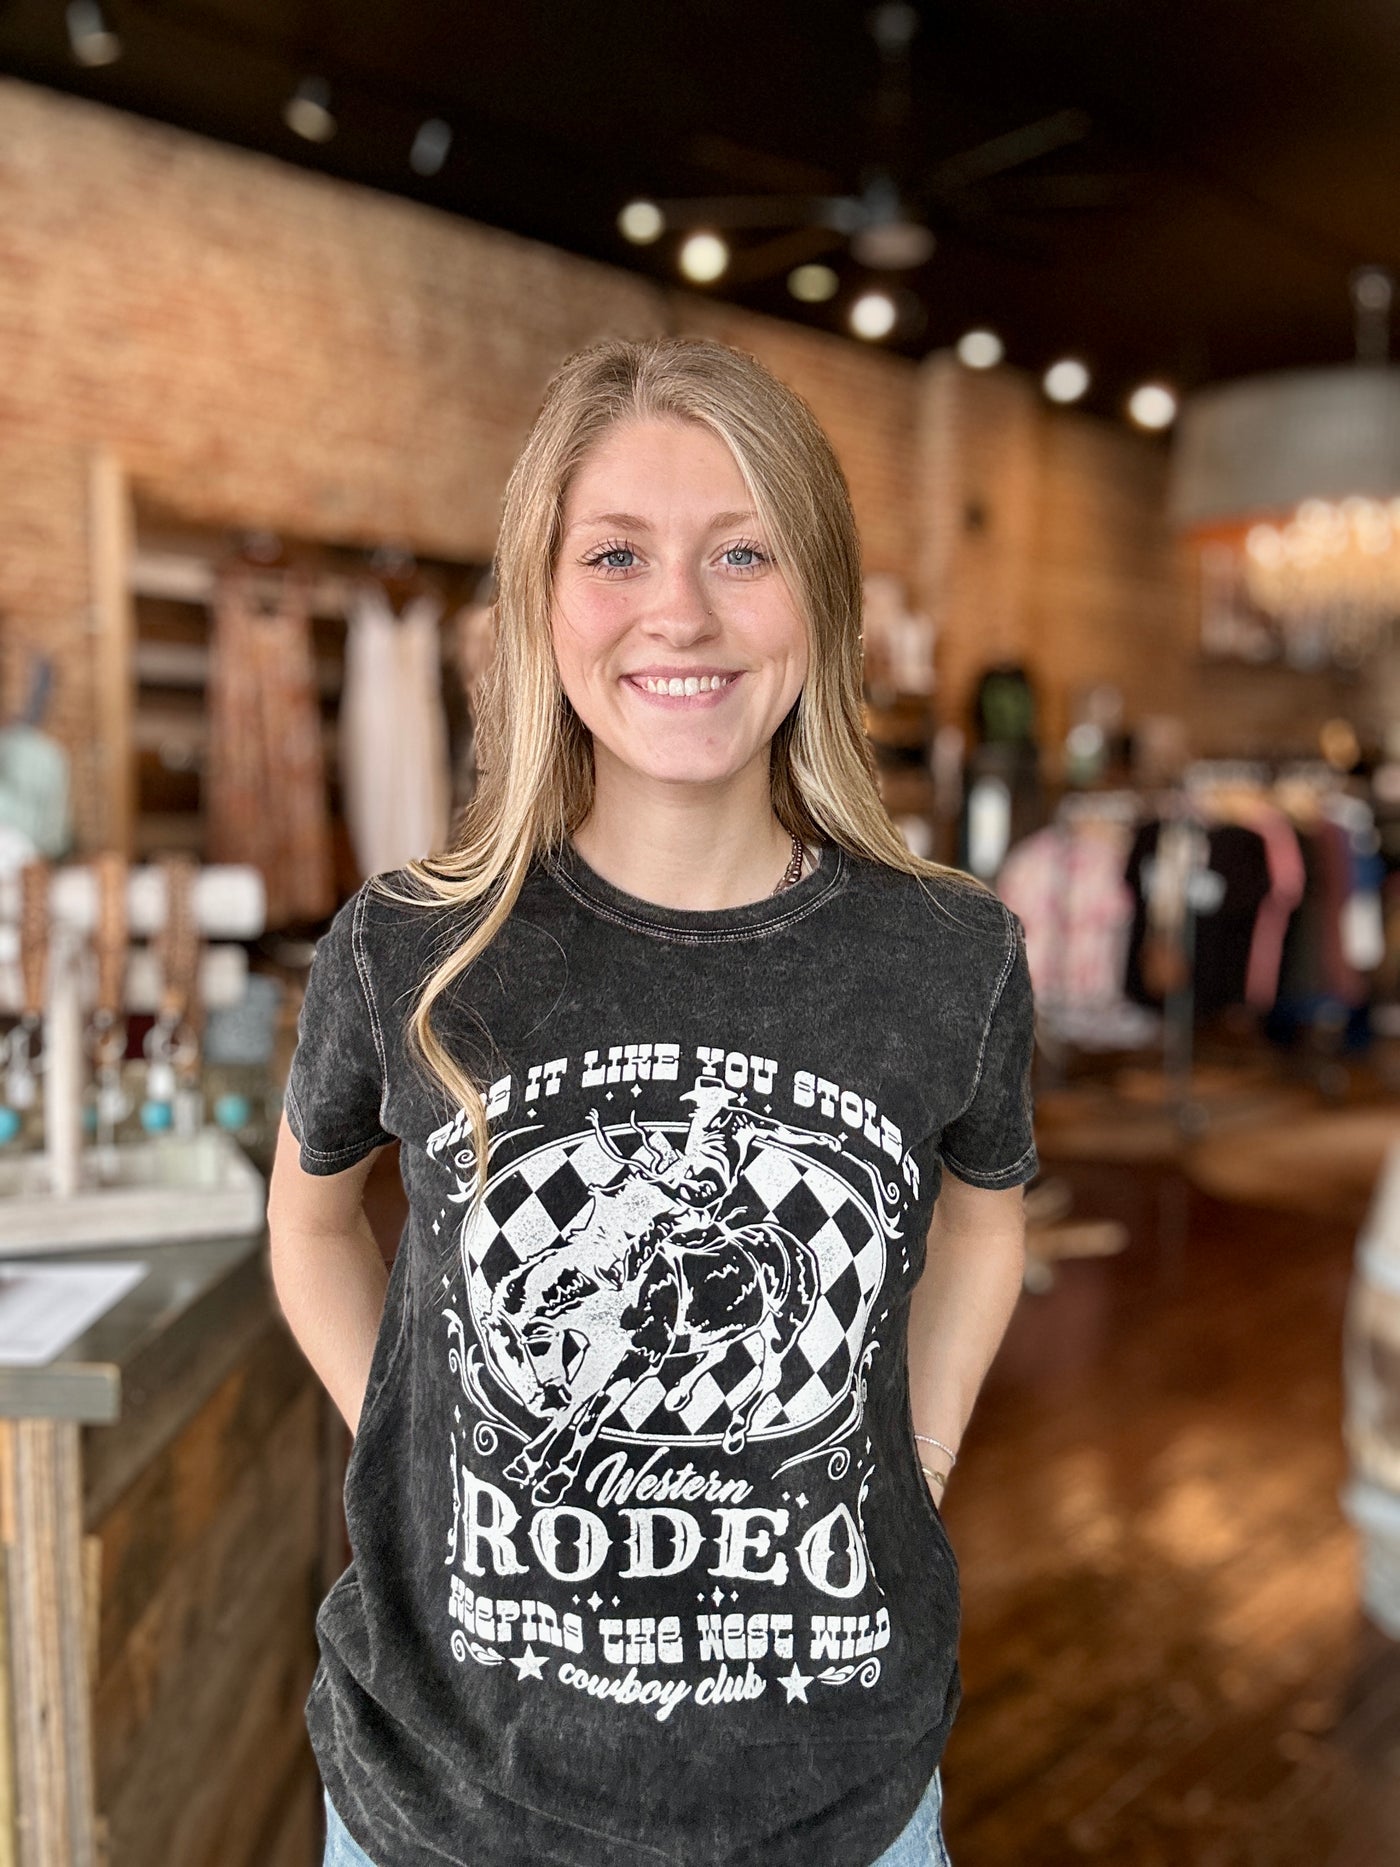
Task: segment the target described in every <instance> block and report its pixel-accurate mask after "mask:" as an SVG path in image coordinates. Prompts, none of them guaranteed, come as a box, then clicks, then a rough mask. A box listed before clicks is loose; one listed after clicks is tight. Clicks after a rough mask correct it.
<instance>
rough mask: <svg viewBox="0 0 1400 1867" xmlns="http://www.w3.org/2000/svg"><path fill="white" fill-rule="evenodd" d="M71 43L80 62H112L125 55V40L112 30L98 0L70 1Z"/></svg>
mask: <svg viewBox="0 0 1400 1867" xmlns="http://www.w3.org/2000/svg"><path fill="white" fill-rule="evenodd" d="M66 17H67V21H68V44H69V46H70V48H71V49H72V53H73V56H74V58H75V59H77V61H78V63H79V64H80V65H110V64H112V63H113V61H114V60H116V59H118V58H120V57H121V55H122V42H121V40H120V39H119V38H118V37H117V35H116V34H115V33H114V32H113V31H111V29H110V28H109V27H108V25H107V21H106V20H105V18H104V17H103V14H102V8H101V7H100V6H99V5H98V4H97V0H71V4H70V5H69V7H68V9H67V15H66Z"/></svg>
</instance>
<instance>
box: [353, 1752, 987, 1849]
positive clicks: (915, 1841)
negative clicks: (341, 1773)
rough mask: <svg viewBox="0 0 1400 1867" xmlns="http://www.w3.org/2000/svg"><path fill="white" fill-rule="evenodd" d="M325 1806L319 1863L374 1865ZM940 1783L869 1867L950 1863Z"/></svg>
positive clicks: (936, 1775) (932, 1784) (933, 1785)
mask: <svg viewBox="0 0 1400 1867" xmlns="http://www.w3.org/2000/svg"><path fill="white" fill-rule="evenodd" d="M322 1800H323V1801H324V1803H325V1806H326V1852H325V1856H324V1858H323V1859H322V1862H321V1867H375V1864H374V1862H373V1861H372V1860H371V1859H370V1857H369V1855H368V1854H366V1853H365V1851H364V1849H363V1848H362V1847H361V1846H360V1844H359V1842H358V1841H356V1840H355V1839H354V1838H353V1837H352V1836H351V1834H350V1833H349V1831H348V1830H347V1828H346V1826H345V1824H344V1823H343V1822H342V1821H341V1819H340V1817H339V1816H338V1815H337V1814H336V1812H335V1807H334V1805H333V1804H332V1802H331V1799H330V1797H329V1796H328V1795H325V1793H324V1791H323V1792H322ZM942 1810H943V1783H942V1779H941V1777H940V1775H939V1772H938V1771H937V1770H935V1771H934V1773H933V1780H932V1782H930V1784H929V1786H928V1788H927V1789H926V1790H925V1791H924V1799H923V1801H922V1802H921V1803H920V1804H919V1806H918V1808H917V1809H915V1811H914V1813H913V1815H912V1816H911V1818H910V1820H909V1822H908V1824H907V1826H906V1827H905V1828H904V1830H903V1831H902V1832H901V1833H900V1834H898V1835H896V1836H895V1838H894V1840H893V1841H892V1842H891V1843H890V1845H889V1846H888V1847H887V1848H886V1849H885V1851H884V1853H883V1854H882V1855H881V1856H880V1858H879V1859H878V1860H876V1861H872V1863H871V1867H952V1863H951V1862H950V1861H949V1859H948V1850H947V1848H946V1847H945V1846H944V1845H943V1828H942V1823H941V1815H942Z"/></svg>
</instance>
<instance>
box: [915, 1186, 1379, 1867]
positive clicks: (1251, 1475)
mask: <svg viewBox="0 0 1400 1867" xmlns="http://www.w3.org/2000/svg"><path fill="white" fill-rule="evenodd" d="M1047 1166H1053V1163H1051V1162H1047ZM1057 1171H1058V1169H1057ZM1065 1172H1066V1175H1067V1177H1068V1178H1069V1179H1070V1181H1071V1183H1072V1184H1073V1185H1074V1187H1075V1189H1076V1194H1077V1206H1076V1210H1078V1211H1082V1212H1085V1213H1088V1214H1094V1215H1098V1214H1103V1215H1106V1216H1115V1217H1120V1218H1122V1219H1123V1220H1125V1221H1126V1222H1127V1223H1128V1225H1129V1226H1130V1227H1131V1232H1132V1244H1131V1246H1130V1247H1129V1249H1128V1250H1127V1251H1126V1252H1125V1253H1124V1254H1123V1255H1122V1256H1121V1257H1117V1258H1112V1259H1105V1260H1100V1261H1097V1262H1081V1263H1071V1264H1067V1265H1065V1266H1063V1267H1062V1268H1061V1269H1060V1271H1059V1273H1058V1281H1057V1283H1056V1286H1055V1287H1054V1288H1053V1289H1052V1290H1051V1291H1050V1292H1048V1293H1047V1294H1046V1295H1044V1296H1039V1297H1031V1296H1027V1297H1024V1298H1023V1299H1022V1302H1021V1305H1020V1308H1019V1310H1018V1312H1017V1314H1016V1317H1015V1319H1014V1320H1013V1323H1012V1327H1011V1330H1010V1332H1009V1334H1008V1336H1007V1339H1006V1342H1005V1344H1004V1345H1003V1349H1002V1352H1001V1355H1000V1356H999V1358H998V1361H997V1363H996V1364H995V1366H994V1369H993V1371H992V1374H991V1375H990V1377H989V1379H988V1382H987V1385H986V1387H985V1388H984V1390H983V1394H982V1398H981V1400H980V1401H979V1404H978V1409H977V1413H976V1415H975V1416H974V1420H973V1423H972V1426H971V1427H970V1429H969V1432H968V1436H967V1440H966V1443H965V1448H964V1452H963V1456H962V1459H961V1461H960V1463H959V1466H958V1471H957V1475H956V1479H955V1482H954V1483H953V1485H951V1486H950V1488H949V1494H948V1499H947V1506H946V1516H947V1522H948V1527H949V1531H950V1534H951V1536H952V1539H953V1543H954V1546H955V1548H956V1549H957V1552H958V1556H959V1559H960V1563H961V1569H962V1581H963V1595H964V1628H963V1647H962V1665H963V1677H964V1700H963V1708H962V1711H961V1713H960V1714H959V1718H958V1722H957V1725H956V1727H955V1729H954V1732H953V1737H952V1741H951V1743H950V1745H949V1749H948V1753H947V1756H946V1759H945V1763H944V1793H945V1799H946V1812H945V1831H946V1834H947V1837H948V1841H949V1847H950V1852H951V1854H952V1857H953V1860H954V1862H955V1867H1012V1864H1015V1867H1023V1864H1024V1867H1053V1864H1054V1863H1057V1862H1079V1861H1085V1860H1096V1861H1103V1862H1106V1863H1111V1867H1149V1864H1151V1867H1156V1864H1157V1863H1162V1864H1163V1867H1165V1864H1166V1863H1172V1864H1173V1867H1234V1864H1235V1863H1242V1864H1245V1867H1256V1864H1257V1867H1265V1864H1267V1867H1305V1864H1306V1867H1373V1864H1374V1867H1400V1646H1396V1645H1394V1644H1393V1643H1391V1642H1390V1641H1389V1640H1387V1639H1386V1638H1385V1637H1384V1636H1382V1635H1381V1634H1380V1633H1379V1632H1377V1631H1376V1630H1375V1629H1374V1628H1372V1627H1371V1626H1369V1624H1368V1623H1367V1622H1366V1621H1365V1620H1364V1619H1363V1617H1362V1616H1361V1613H1360V1611H1359V1608H1358V1578H1357V1539H1356V1536H1355V1533H1354V1532H1353V1531H1352V1529H1351V1528H1350V1526H1349V1525H1348V1523H1347V1522H1346V1520H1345V1518H1344V1517H1343V1515H1342V1512H1341V1510H1340V1507H1339V1503H1338V1493H1339V1490H1340V1488H1341V1486H1342V1484H1343V1482H1344V1479H1345V1460H1344V1456H1343V1451H1342V1444H1341V1438H1340V1420H1341V1406H1342V1393H1341V1354H1340V1351H1341V1326H1342V1312H1343V1305H1344V1301H1345V1296H1346V1289H1347V1280H1348V1277H1349V1274H1350V1255H1351V1250H1352V1245H1353V1241H1354V1227H1353V1225H1352V1224H1351V1223H1347V1224H1345V1225H1340V1224H1336V1223H1334V1222H1329V1221H1328V1220H1326V1219H1321V1220H1320V1219H1319V1218H1317V1217H1316V1216H1315V1215H1299V1214H1290V1213H1288V1212H1281V1211H1264V1210H1255V1209H1251V1208H1245V1207H1240V1206H1235V1205H1223V1204H1220V1203H1217V1202H1216V1201H1214V1200H1212V1199H1210V1198H1208V1197H1206V1196H1204V1195H1203V1194H1201V1193H1199V1192H1195V1191H1192V1190H1191V1189H1189V1188H1188V1187H1187V1186H1186V1185H1185V1183H1184V1182H1183V1181H1182V1180H1181V1179H1180V1178H1179V1176H1178V1175H1177V1174H1176V1173H1175V1171H1174V1170H1172V1169H1170V1168H1166V1169H1163V1168H1152V1167H1144V1166H1142V1165H1140V1164H1137V1165H1124V1164H1120V1165H1115V1166H1109V1167H1097V1166H1092V1165H1086V1164H1084V1163H1082V1162H1079V1163H1075V1164H1074V1165H1072V1166H1069V1167H1067V1168H1066V1169H1065Z"/></svg>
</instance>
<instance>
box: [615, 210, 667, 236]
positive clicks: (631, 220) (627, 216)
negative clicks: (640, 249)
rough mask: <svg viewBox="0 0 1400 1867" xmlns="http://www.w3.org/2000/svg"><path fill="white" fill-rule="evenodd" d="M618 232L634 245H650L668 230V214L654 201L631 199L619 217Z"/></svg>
mask: <svg viewBox="0 0 1400 1867" xmlns="http://www.w3.org/2000/svg"><path fill="white" fill-rule="evenodd" d="M617 227H618V232H619V233H620V234H621V235H622V237H623V239H624V240H630V241H631V242H632V244H633V246H650V245H651V243H652V241H653V240H659V239H660V238H661V236H662V234H663V233H665V231H666V216H665V215H664V214H663V213H662V212H661V209H660V208H659V207H658V206H657V205H656V203H655V202H654V201H629V202H628V203H627V205H626V207H625V208H623V210H622V212H621V213H620V214H619V215H618V217H617Z"/></svg>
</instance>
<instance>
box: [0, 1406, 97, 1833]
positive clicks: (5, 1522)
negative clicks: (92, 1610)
mask: <svg viewBox="0 0 1400 1867" xmlns="http://www.w3.org/2000/svg"><path fill="white" fill-rule="evenodd" d="M80 1432H81V1427H80V1425H79V1424H78V1422H77V1421H73V1420H43V1419H34V1420H4V1421H0V1540H3V1545H4V1557H5V1560H4V1575H5V1591H4V1592H5V1602H4V1638H5V1642H6V1645H7V1647H8V1656H7V1657H8V1661H9V1665H8V1683H9V1694H8V1703H7V1704H6V1706H5V1708H4V1712H5V1717H6V1718H7V1720H8V1723H9V1727H10V1733H11V1736H12V1744H13V1779H12V1783H11V1785H10V1788H11V1794H10V1797H9V1809H8V1811H7V1819H6V1820H5V1823H4V1827H3V1832H0V1861H7V1860H12V1861H13V1862H14V1864H15V1867H97V1854H96V1846H95V1824H94V1820H93V1777H92V1703H91V1684H90V1676H89V1665H88V1651H87V1649H88V1644H89V1627H90V1621H89V1608H88V1604H87V1601H86V1598H85V1592H84V1585H83V1584H84V1576H83V1567H84V1565H83V1518H82V1467H81V1456H80V1447H79V1434H80ZM7 1848H8V1849H9V1852H8V1854H7V1853H6V1852H5V1850H6V1849H7Z"/></svg>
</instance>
